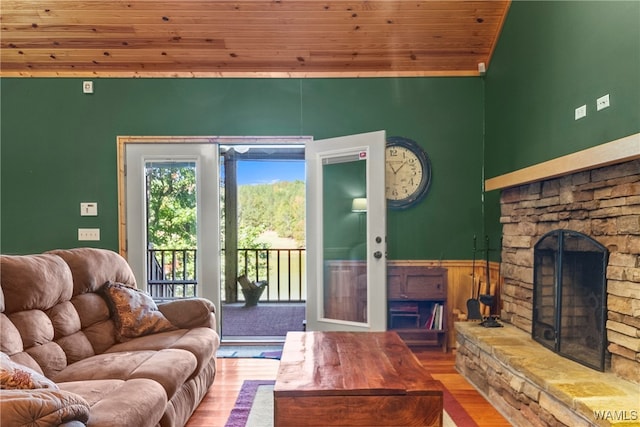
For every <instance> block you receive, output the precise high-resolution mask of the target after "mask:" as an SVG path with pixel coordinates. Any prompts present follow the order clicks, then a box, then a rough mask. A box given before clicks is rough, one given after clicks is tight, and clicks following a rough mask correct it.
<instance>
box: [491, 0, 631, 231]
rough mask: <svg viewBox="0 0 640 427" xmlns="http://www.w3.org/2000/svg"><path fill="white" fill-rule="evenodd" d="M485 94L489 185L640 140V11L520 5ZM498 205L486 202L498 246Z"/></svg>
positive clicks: (611, 4)
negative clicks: (581, 113) (582, 112)
mask: <svg viewBox="0 0 640 427" xmlns="http://www.w3.org/2000/svg"><path fill="white" fill-rule="evenodd" d="M485 85H486V86H485V97H486V101H485V114H486V119H485V122H486V134H485V145H486V150H485V170H486V177H487V178H491V177H495V176H498V175H501V174H504V173H507V172H511V171H514V170H518V169H521V168H523V167H526V166H530V165H533V164H536V163H540V162H543V161H546V160H550V159H553V158H556V157H559V156H563V155H566V154H569V153H573V152H576V151H579V150H583V149H585V148H589V147H593V146H596V145H600V144H603V143H606V142H609V141H613V140H616V139H618V138H622V137H625V136H628V135H631V134H635V133H637V132H640V2H638V1H514V2H513V3H512V4H511V7H510V10H509V13H508V15H507V19H506V21H505V24H504V26H503V29H502V33H501V35H500V39H499V42H498V44H497V46H496V49H495V52H494V56H493V58H492V61H491V64H490V66H489V69H488V71H487V75H486V77H485ZM607 93H608V94H610V98H611V107H610V108H608V109H605V110H601V111H599V112H597V111H596V99H597V98H599V97H600V96H602V95H605V94H607ZM583 104H586V105H587V116H586V117H585V118H583V119H581V120H578V121H576V120H574V111H575V109H576V108H577V107H579V106H581V105H583ZM498 199H499V191H493V192H490V193H488V194H486V206H485V214H486V229H487V230H488V231H489V233H490V234H491V235H492V236H494V237H493V238H494V240H495V239H497V237H496V236H498V235H499V233H500V230H501V228H500V224H499V223H498V218H499V200H498Z"/></svg>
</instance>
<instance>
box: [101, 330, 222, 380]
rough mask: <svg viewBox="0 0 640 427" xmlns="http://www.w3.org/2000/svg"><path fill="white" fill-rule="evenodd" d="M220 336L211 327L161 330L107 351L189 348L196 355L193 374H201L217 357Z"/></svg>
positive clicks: (117, 345)
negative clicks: (195, 365)
mask: <svg viewBox="0 0 640 427" xmlns="http://www.w3.org/2000/svg"><path fill="white" fill-rule="evenodd" d="M219 346H220V337H219V336H218V334H217V333H216V332H215V331H214V330H213V329H209V328H194V329H178V330H177V331H170V332H160V333H158V334H153V335H148V336H144V337H140V338H136V339H133V340H131V341H127V342H123V343H119V344H116V345H114V346H113V347H111V348H109V349H108V350H106V353H113V352H122V351H140V350H162V349H164V348H174V349H181V350H187V351H188V352H190V353H191V354H193V355H194V356H195V357H196V360H197V367H196V369H195V371H194V373H193V375H192V376H196V375H199V374H200V372H201V371H202V369H204V367H205V366H206V364H207V363H208V362H209V361H210V360H211V359H212V358H215V352H216V350H217V349H218V347H219Z"/></svg>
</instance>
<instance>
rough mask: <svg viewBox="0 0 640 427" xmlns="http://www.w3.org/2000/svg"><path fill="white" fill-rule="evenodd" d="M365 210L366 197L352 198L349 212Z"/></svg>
mask: <svg viewBox="0 0 640 427" xmlns="http://www.w3.org/2000/svg"><path fill="white" fill-rule="evenodd" d="M366 211H367V199H366V198H364V197H358V198H355V199H353V202H352V203H351V212H366Z"/></svg>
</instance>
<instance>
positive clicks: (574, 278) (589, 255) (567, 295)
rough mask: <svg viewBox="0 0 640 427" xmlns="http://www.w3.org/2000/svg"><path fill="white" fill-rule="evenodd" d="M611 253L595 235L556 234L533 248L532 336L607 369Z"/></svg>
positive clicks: (570, 355)
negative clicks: (608, 275)
mask: <svg viewBox="0 0 640 427" xmlns="http://www.w3.org/2000/svg"><path fill="white" fill-rule="evenodd" d="M607 259H608V251H607V248H605V247H604V246H603V245H601V244H600V243H598V242H597V241H596V240H594V239H592V238H591V237H589V236H587V235H585V234H582V233H579V232H575V231H570V230H554V231H551V232H549V233H547V234H545V235H544V236H542V238H541V239H540V240H539V241H538V242H537V243H536V245H535V246H534V279H533V325H532V326H533V328H532V333H531V336H532V338H533V339H534V340H536V341H537V342H539V343H540V344H542V345H543V346H545V347H547V348H548V349H550V350H552V351H554V352H556V353H558V354H560V355H561V356H564V357H567V358H569V359H571V360H574V361H576V362H578V363H581V364H583V365H585V366H588V367H590V368H593V369H597V370H599V371H604V368H605V349H606V329H605V319H606V267H607Z"/></svg>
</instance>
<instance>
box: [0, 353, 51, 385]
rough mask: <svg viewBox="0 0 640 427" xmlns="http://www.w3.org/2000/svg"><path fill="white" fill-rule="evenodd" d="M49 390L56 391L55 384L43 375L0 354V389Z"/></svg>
mask: <svg viewBox="0 0 640 427" xmlns="http://www.w3.org/2000/svg"><path fill="white" fill-rule="evenodd" d="M35 388H51V389H54V390H58V386H57V385H56V383H54V382H53V381H51V380H50V379H49V378H47V377H45V376H44V375H42V374H40V373H38V372H37V371H34V370H33V369H31V368H28V367H26V366H24V365H21V364H19V363H16V362H14V361H13V360H11V359H10V358H9V356H7V355H6V354H4V353H0V389H2V390H14V389H35Z"/></svg>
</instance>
